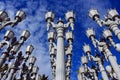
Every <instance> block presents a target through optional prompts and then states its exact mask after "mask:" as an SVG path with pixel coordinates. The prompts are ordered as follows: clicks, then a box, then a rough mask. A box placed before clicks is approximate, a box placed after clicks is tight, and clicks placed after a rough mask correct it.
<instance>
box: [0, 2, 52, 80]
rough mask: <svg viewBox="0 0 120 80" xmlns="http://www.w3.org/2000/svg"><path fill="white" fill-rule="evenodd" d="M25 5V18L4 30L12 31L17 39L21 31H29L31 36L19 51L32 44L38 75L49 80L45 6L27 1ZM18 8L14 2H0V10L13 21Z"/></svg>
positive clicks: (17, 3)
mask: <svg viewBox="0 0 120 80" xmlns="http://www.w3.org/2000/svg"><path fill="white" fill-rule="evenodd" d="M25 4H26V6H25V7H22V9H23V10H24V11H25V12H26V13H27V18H26V19H25V20H24V21H23V22H20V23H19V24H18V25H17V26H15V27H14V28H13V29H11V27H6V30H7V29H11V30H13V31H14V32H15V34H16V36H18V38H19V37H20V34H21V32H22V31H23V30H25V29H27V30H29V31H30V33H31V36H30V38H29V39H28V40H27V41H26V42H25V45H24V46H23V47H22V48H21V50H22V51H23V50H25V48H26V46H27V45H29V44H33V45H34V47H35V49H34V52H33V55H34V56H36V57H37V62H36V65H38V67H39V69H40V70H39V72H40V74H46V75H48V76H49V78H51V68H50V62H49V52H48V42H47V33H46V24H45V20H44V14H45V13H46V6H45V5H43V4H42V3H41V2H40V1H37V2H35V1H34V2H30V1H28V2H25ZM18 6H20V4H19V2H15V1H13V2H12V1H11V2H10V1H6V2H3V1H1V2H0V10H6V11H7V12H8V14H9V16H10V18H12V19H14V16H15V13H16V12H17V10H18V9H19V8H17V7H18Z"/></svg>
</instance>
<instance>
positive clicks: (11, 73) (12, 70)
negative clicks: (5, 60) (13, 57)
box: [7, 69, 15, 80]
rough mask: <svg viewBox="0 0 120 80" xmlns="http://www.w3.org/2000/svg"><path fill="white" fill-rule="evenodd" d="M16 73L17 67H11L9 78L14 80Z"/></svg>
mask: <svg viewBox="0 0 120 80" xmlns="http://www.w3.org/2000/svg"><path fill="white" fill-rule="evenodd" d="M14 73H15V69H11V71H10V74H9V76H8V78H7V80H12V78H13V76H14Z"/></svg>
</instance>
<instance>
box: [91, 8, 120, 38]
mask: <svg viewBox="0 0 120 80" xmlns="http://www.w3.org/2000/svg"><path fill="white" fill-rule="evenodd" d="M89 16H90V17H91V18H92V19H93V20H94V21H96V22H97V23H98V24H99V26H107V27H108V28H109V29H110V30H111V31H113V32H114V33H115V35H116V36H117V37H118V39H119V40H120V29H119V28H118V25H120V16H119V14H118V12H117V11H116V10H115V9H110V10H109V11H108V13H107V16H105V21H104V20H102V19H100V16H99V13H98V11H97V10H96V9H91V10H90V11H89Z"/></svg>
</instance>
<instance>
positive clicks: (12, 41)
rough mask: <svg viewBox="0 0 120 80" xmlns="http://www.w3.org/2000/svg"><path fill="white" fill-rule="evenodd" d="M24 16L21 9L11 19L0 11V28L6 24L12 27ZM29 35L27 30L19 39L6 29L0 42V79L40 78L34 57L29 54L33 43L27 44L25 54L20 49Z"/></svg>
mask: <svg viewBox="0 0 120 80" xmlns="http://www.w3.org/2000/svg"><path fill="white" fill-rule="evenodd" d="M25 18H26V14H25V12H24V11H23V10H20V11H18V12H17V14H16V16H15V19H14V20H13V21H10V18H9V16H8V14H7V13H6V12H5V11H0V30H2V29H4V27H6V26H8V25H10V26H12V27H14V26H16V25H17V24H18V23H19V22H21V21H22V20H24V19H25ZM29 37H30V32H29V31H28V30H24V31H23V32H22V34H21V36H20V39H19V40H17V38H16V37H15V34H14V32H13V31H11V30H7V31H6V33H5V35H4V39H3V40H2V41H1V42H0V49H1V50H2V51H1V53H2V55H1V57H0V79H1V80H40V78H41V77H40V75H39V73H38V71H39V68H38V67H37V66H35V61H36V57H34V56H31V53H32V52H33V50H34V47H33V45H28V46H27V48H26V52H25V53H26V54H25V55H23V52H22V51H21V50H20V48H21V47H22V46H23V44H24V42H25V41H26V40H27V39H28V38H29ZM28 60H29V64H28Z"/></svg>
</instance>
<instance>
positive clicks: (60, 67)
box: [45, 11, 75, 80]
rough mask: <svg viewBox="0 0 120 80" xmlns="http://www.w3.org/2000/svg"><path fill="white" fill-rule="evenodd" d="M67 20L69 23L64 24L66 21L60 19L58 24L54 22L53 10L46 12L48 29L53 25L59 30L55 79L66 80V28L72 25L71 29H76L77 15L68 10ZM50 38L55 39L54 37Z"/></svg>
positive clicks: (56, 30)
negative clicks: (75, 20)
mask: <svg viewBox="0 0 120 80" xmlns="http://www.w3.org/2000/svg"><path fill="white" fill-rule="evenodd" d="M65 16H66V20H67V21H68V23H66V24H64V22H63V21H62V20H61V19H59V20H58V22H57V24H54V22H53V21H54V14H53V13H52V12H47V13H46V16H45V18H46V22H47V30H48V31H49V30H50V29H51V28H50V27H51V26H52V27H53V29H54V30H55V32H57V54H56V74H55V75H56V76H55V80H65V48H64V36H65V35H64V33H65V29H67V28H68V27H69V26H70V27H71V30H73V29H74V24H73V22H74V19H75V15H74V13H73V12H72V11H71V12H67V13H66V15H65ZM49 38H51V39H53V37H50V36H49Z"/></svg>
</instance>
